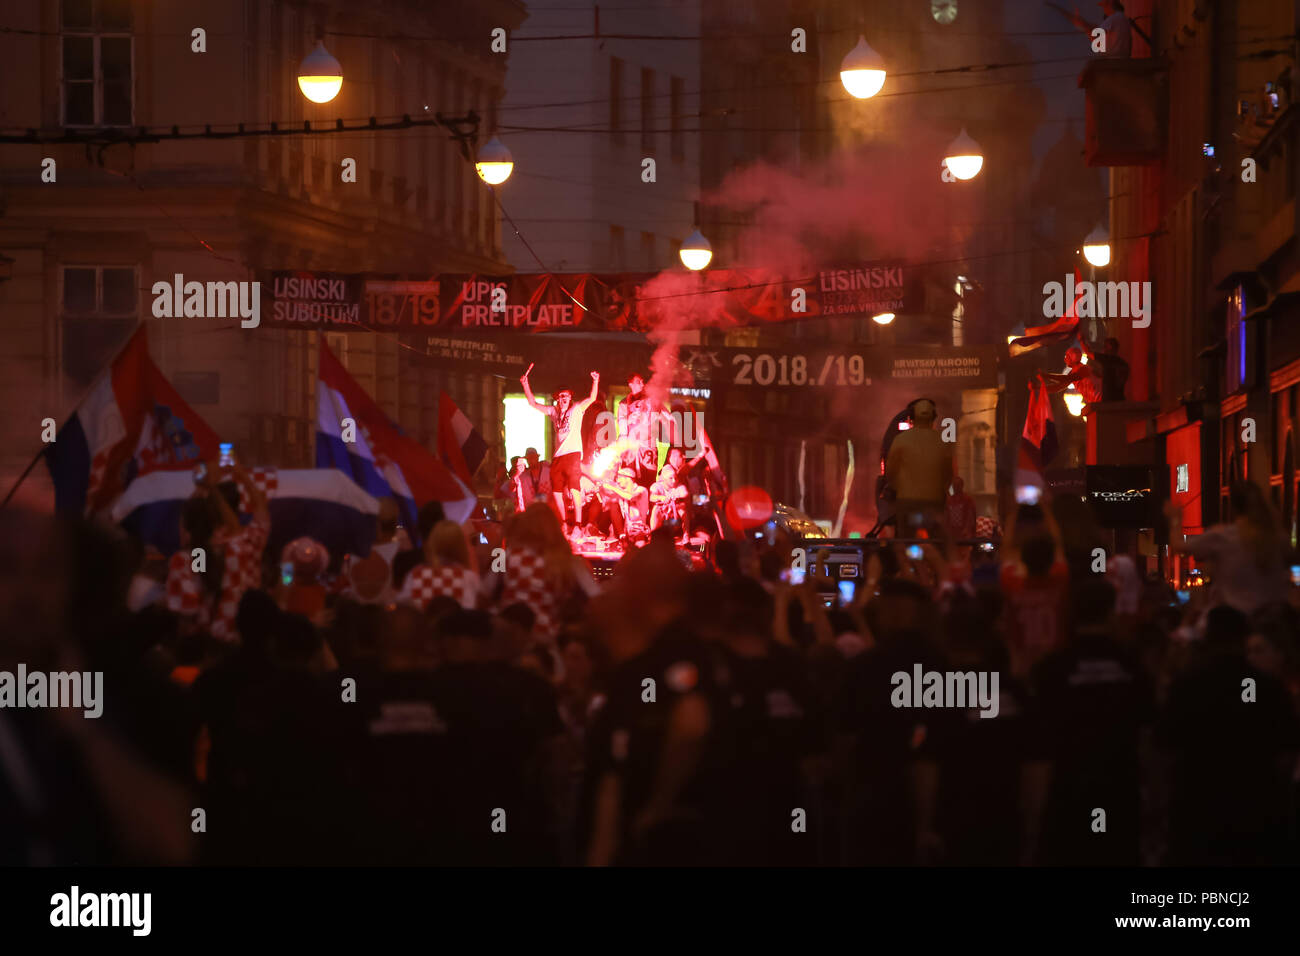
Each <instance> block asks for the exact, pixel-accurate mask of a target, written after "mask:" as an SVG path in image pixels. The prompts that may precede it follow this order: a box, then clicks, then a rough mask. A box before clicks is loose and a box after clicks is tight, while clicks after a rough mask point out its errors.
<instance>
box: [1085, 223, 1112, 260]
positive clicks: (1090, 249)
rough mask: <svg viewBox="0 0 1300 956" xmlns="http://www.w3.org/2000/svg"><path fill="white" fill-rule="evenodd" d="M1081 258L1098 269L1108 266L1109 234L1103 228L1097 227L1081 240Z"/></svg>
mask: <svg viewBox="0 0 1300 956" xmlns="http://www.w3.org/2000/svg"><path fill="white" fill-rule="evenodd" d="M1083 257H1084V258H1085V259H1087V260H1088V264H1089V265H1092V266H1096V267H1097V268H1098V269H1100V268H1102V267H1104V266H1108V265H1110V234H1109V233H1108V232H1106V227H1105V226H1102V225H1098V226H1097V228H1096V229H1094V230H1093V231H1092V232H1090V233H1088V238H1086V239H1084V240H1083Z"/></svg>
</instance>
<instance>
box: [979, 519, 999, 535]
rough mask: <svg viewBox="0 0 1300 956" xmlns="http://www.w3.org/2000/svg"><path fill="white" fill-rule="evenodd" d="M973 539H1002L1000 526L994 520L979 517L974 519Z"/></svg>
mask: <svg viewBox="0 0 1300 956" xmlns="http://www.w3.org/2000/svg"><path fill="white" fill-rule="evenodd" d="M975 537H977V538H1000V537H1002V526H1001V525H999V524H998V522H997V519H996V518H988V517H985V516H984V515H979V516H978V517H976V519H975Z"/></svg>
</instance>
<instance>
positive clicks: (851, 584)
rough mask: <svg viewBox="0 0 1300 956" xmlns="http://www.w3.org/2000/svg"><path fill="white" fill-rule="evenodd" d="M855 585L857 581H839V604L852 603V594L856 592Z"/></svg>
mask: <svg viewBox="0 0 1300 956" xmlns="http://www.w3.org/2000/svg"><path fill="white" fill-rule="evenodd" d="M857 584H858V582H857V581H840V582H839V584H838V587H839V589H840V603H841V604H852V603H853V594H854V592H855V591H856V590H857Z"/></svg>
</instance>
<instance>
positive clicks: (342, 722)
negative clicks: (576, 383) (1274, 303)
mask: <svg viewBox="0 0 1300 956" xmlns="http://www.w3.org/2000/svg"><path fill="white" fill-rule="evenodd" d="M210 472H211V478H210V479H209V480H208V481H206V482H205V483H204V484H202V485H200V486H199V487H198V488H197V489H196V492H195V495H194V497H193V498H192V499H191V500H190V501H189V502H188V503H187V504H186V506H185V508H184V511H183V516H182V530H183V544H182V548H181V551H180V552H178V554H177V555H173V556H172V557H171V558H170V559H166V558H160V557H159V556H156V555H151V554H149V553H148V552H147V551H145V550H144V549H142V548H141V547H140V546H139V545H138V544H136V543H133V542H131V541H130V540H129V539H125V538H117V537H113V536H110V535H109V534H108V533H107V532H105V531H104V530H103V529H101V528H94V527H91V526H89V525H68V524H53V523H52V521H51V519H44V518H38V517H36V516H32V515H27V514H23V513H15V512H9V511H6V512H4V513H0V523H2V524H3V526H4V527H3V533H0V572H3V573H2V574H0V581H4V582H5V585H4V589H3V591H0V625H2V626H3V630H0V634H3V635H4V636H3V638H0V669H2V670H10V671H12V670H13V669H14V667H15V666H16V663H17V662H20V661H21V662H26V664H27V666H28V667H29V668H32V669H35V668H38V667H44V668H46V669H49V670H90V671H102V672H103V673H104V687H105V692H104V697H105V701H104V708H103V717H102V718H101V719H99V720H89V719H86V718H84V717H83V716H82V715H81V713H80V712H79V711H76V712H69V711H66V710H32V709H28V710H0V744H3V745H2V746H0V861H3V862H5V863H26V862H54V863H101V862H103V863H106V862H199V863H254V864H269V863H304V864H336V863H389V864H457V865H459V864H563V865H582V864H589V865H609V864H628V865H634V864H647V865H649V864H688V865H693V864H744V865H765V864H808V865H840V864H887V865H913V864H934V863H937V864H952V865H985V864H1038V865H1053V864H1152V865H1154V864H1162V863H1166V864H1167V863H1186V864H1248V863H1276V862H1286V861H1290V862H1294V861H1295V860H1296V856H1297V839H1296V826H1297V783H1296V780H1297V775H1296V771H1297V764H1296V747H1297V742H1298V740H1297V730H1296V728H1297V723H1296V714H1297V701H1298V700H1300V666H1298V661H1297V648H1296V635H1297V630H1298V629H1297V606H1298V605H1300V601H1298V599H1297V589H1296V588H1295V587H1294V586H1292V585H1291V582H1290V578H1289V576H1288V574H1287V565H1288V555H1287V553H1286V550H1285V549H1284V547H1283V542H1282V539H1281V537H1280V535H1279V533H1278V530H1277V525H1276V523H1275V521H1274V520H1273V518H1272V515H1271V514H1270V511H1269V508H1268V506H1267V503H1266V502H1265V501H1264V500H1263V497H1262V496H1261V495H1259V494H1258V492H1257V491H1256V490H1255V489H1254V488H1253V486H1250V485H1243V486H1241V487H1239V488H1237V489H1235V490H1234V495H1233V514H1234V515H1235V516H1236V517H1235V519H1234V520H1233V521H1232V522H1231V523H1230V524H1227V525H1224V526H1220V527H1217V528H1215V529H1212V531H1211V532H1210V533H1208V534H1206V535H1204V536H1202V537H1201V538H1200V539H1193V542H1192V544H1191V545H1190V546H1189V547H1190V548H1191V550H1192V551H1193V552H1194V553H1195V555H1196V559H1197V561H1198V564H1200V565H1201V566H1202V567H1203V568H1204V574H1205V580H1206V581H1208V582H1209V583H1208V584H1207V585H1205V586H1204V587H1199V588H1195V589H1194V590H1195V592H1196V593H1195V594H1194V595H1192V596H1191V598H1190V600H1188V602H1187V603H1180V601H1179V598H1178V596H1176V595H1175V594H1174V593H1173V592H1172V591H1171V590H1170V589H1169V588H1168V587H1167V586H1165V585H1163V584H1162V583H1161V582H1160V581H1159V580H1158V579H1156V578H1155V577H1150V578H1144V577H1143V576H1142V575H1141V574H1140V573H1138V570H1137V565H1136V563H1135V562H1134V561H1133V560H1132V559H1131V558H1129V557H1127V556H1124V555H1115V554H1112V555H1110V556H1109V558H1110V560H1109V562H1108V565H1107V567H1106V569H1105V571H1104V572H1102V573H1099V572H1098V570H1097V568H1096V561H1095V551H1094V549H1095V548H1096V547H1098V546H1099V543H1100V542H1102V541H1103V539H1102V537H1101V533H1100V532H1099V531H1098V530H1097V529H1096V528H1095V527H1093V525H1092V523H1091V519H1090V516H1089V512H1088V510H1087V507H1086V505H1084V504H1083V503H1081V502H1080V501H1079V500H1078V499H1073V498H1058V499H1056V500H1053V501H1044V502H1043V503H1041V504H1039V505H1035V506H1021V507H1020V508H1019V509H1018V510H1017V512H1016V513H1015V514H1014V515H1012V516H1010V517H1009V520H1008V522H1007V528H1006V533H1005V536H1004V538H1003V540H1002V541H1001V543H1000V549H999V550H998V551H997V552H995V553H988V552H984V551H981V550H980V549H978V548H976V549H969V548H961V547H958V546H956V545H955V544H954V545H952V546H947V547H945V546H942V545H940V544H938V543H937V542H936V543H934V544H926V545H924V546H922V547H921V549H920V551H921V553H920V554H919V555H917V554H916V553H915V552H914V551H909V550H908V549H907V548H906V547H905V546H904V544H903V543H902V542H890V541H880V542H876V543H874V544H871V545H869V546H868V547H867V551H866V554H867V555H868V557H867V560H866V562H865V565H864V567H863V574H862V576H861V579H860V581H859V584H858V586H857V588H856V590H855V592H854V593H853V595H852V598H851V599H849V598H848V597H847V596H845V595H842V594H840V592H838V591H837V590H835V589H831V590H830V594H831V595H833V596H834V600H828V598H827V596H826V592H827V587H826V582H827V578H826V576H825V574H824V572H825V564H824V560H823V559H818V558H817V557H816V551H815V549H814V551H813V552H812V553H811V554H810V555H809V558H808V561H809V565H808V573H807V574H806V576H805V577H804V578H803V580H802V582H800V583H794V582H793V581H792V579H791V578H792V576H791V575H790V574H789V573H788V570H789V568H790V566H791V560H792V555H794V554H795V553H796V552H795V548H796V547H798V546H800V544H801V543H800V542H797V541H792V540H789V539H786V538H784V537H783V536H782V535H780V534H776V535H775V536H773V537H770V538H764V539H761V540H760V539H753V538H733V539H724V540H721V541H720V542H719V543H718V544H717V547H716V549H715V555H716V566H715V567H711V568H710V569H708V570H704V571H700V570H690V569H689V568H688V567H687V566H686V565H684V564H683V562H682V560H681V551H680V550H679V549H678V548H677V547H675V546H674V545H675V541H674V539H675V535H676V529H675V528H674V527H673V526H672V525H671V524H664V525H663V526H661V527H660V528H658V529H657V530H656V531H654V532H652V533H651V535H650V537H649V540H648V542H647V543H646V544H645V546H644V547H641V548H633V549H631V550H630V551H629V552H628V553H627V555H626V556H625V557H623V558H622V560H621V561H619V562H618V564H617V565H616V568H615V571H614V574H613V576H612V577H611V578H610V579H608V580H607V581H604V582H603V583H600V584H598V583H597V582H596V581H595V580H594V579H593V577H592V575H591V573H590V570H589V568H588V566H587V564H586V562H585V561H584V560H583V559H582V558H580V557H579V556H577V555H575V554H574V552H573V550H572V549H571V547H570V542H569V541H568V540H567V539H566V537H565V534H564V530H563V528H562V526H561V524H560V520H559V518H558V517H557V515H556V512H555V510H554V509H553V508H552V507H551V506H550V505H548V504H547V503H545V502H542V501H534V502H533V503H532V504H530V505H528V506H527V507H525V508H524V509H523V510H522V511H521V512H519V513H518V514H516V515H514V516H513V517H512V518H511V519H510V520H509V522H508V523H507V525H506V527H505V531H504V538H503V540H502V541H500V542H495V543H494V542H489V543H483V542H482V541H481V540H480V539H479V537H478V534H477V533H476V532H475V531H474V529H473V528H472V527H470V526H461V525H458V524H455V523H453V522H449V521H446V520H445V519H444V518H443V516H442V515H441V514H440V509H439V507H438V506H437V505H429V506H426V507H425V508H424V509H423V511H422V512H421V516H420V523H419V527H418V528H417V529H415V531H416V533H415V534H409V533H405V532H406V529H402V528H400V527H399V526H398V522H397V511H396V507H395V505H394V504H393V503H392V502H386V503H384V506H383V507H382V508H381V510H380V514H379V516H378V520H377V522H376V525H377V526H376V534H375V543H374V545H373V546H372V547H371V548H370V550H369V552H368V553H367V554H365V555H362V556H356V557H352V558H349V559H348V560H347V561H346V562H344V563H343V565H342V567H341V569H340V571H339V573H338V575H337V578H336V579H331V576H330V575H328V574H327V573H325V571H324V569H325V568H326V567H327V566H328V565H329V556H327V555H325V554H324V553H323V549H322V548H321V547H320V546H319V545H318V544H316V543H315V542H313V541H311V540H300V541H297V542H294V543H293V544H291V545H290V546H289V547H288V548H287V549H286V553H285V554H281V555H272V554H268V553H266V541H267V538H268V531H269V521H270V519H269V515H268V513H267V511H266V508H265V500H264V499H262V498H261V497H260V496H259V495H258V493H257V490H256V487H255V486H254V485H253V483H252V482H251V481H250V480H249V479H248V476H247V475H246V474H244V473H243V472H242V471H241V470H240V469H238V468H237V467H236V468H235V469H234V470H233V471H221V470H220V469H218V468H217V467H216V466H215V463H214V466H213V467H212V468H211V469H210ZM241 486H242V489H241ZM241 490H242V502H243V509H244V513H243V514H242V515H240V514H238V513H236V508H235V506H236V505H237V504H239V503H240V501H241ZM412 542H415V543H414V544H413V543H412ZM195 549H200V550H201V551H202V552H203V553H204V554H205V555H206V561H204V562H196V561H195V560H194V554H195ZM277 558H279V559H281V560H280V561H279V562H278V563H277V562H276V559H277ZM917 667H919V668H920V669H921V672H932V671H938V672H940V673H947V672H963V673H965V672H969V673H983V674H996V675H998V676H999V678H1000V679H999V681H998V683H996V684H994V685H993V686H994V687H995V688H996V692H997V694H998V701H997V714H996V716H995V717H993V718H991V719H989V718H987V717H981V716H980V711H979V709H978V708H979V706H980V705H979V704H978V703H977V702H975V701H967V702H966V704H967V706H965V707H922V708H916V707H908V706H899V703H898V700H897V698H896V696H895V694H894V690H895V676H896V675H897V674H899V673H900V672H901V673H908V674H910V673H912V672H913V670H914V668H917Z"/></svg>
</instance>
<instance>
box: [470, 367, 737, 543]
mask: <svg viewBox="0 0 1300 956" xmlns="http://www.w3.org/2000/svg"><path fill="white" fill-rule="evenodd" d="M530 370H531V367H530ZM519 381H520V383H521V384H522V385H523V388H524V396H525V398H526V399H527V400H528V403H529V404H530V405H531V406H532V407H533V408H534V409H536V410H537V411H539V412H541V413H542V414H543V415H545V416H546V417H547V419H548V421H549V422H550V425H551V429H552V437H553V448H554V453H553V454H552V457H551V460H550V461H543V460H542V459H541V456H540V454H539V453H538V451H537V449H536V448H528V449H527V450H526V451H525V452H524V454H523V455H521V456H517V457H515V458H512V459H511V461H510V466H509V468H506V469H503V470H502V472H501V474H499V475H498V476H497V478H496V480H495V482H494V490H495V494H496V498H497V499H498V500H497V504H496V506H495V508H494V511H495V512H496V514H497V515H498V516H503V517H504V516H509V515H511V514H518V513H520V512H523V511H524V510H525V509H527V508H528V507H529V506H530V505H532V504H533V503H534V502H542V503H544V504H548V505H550V506H551V507H552V509H553V510H554V512H555V515H556V517H557V518H558V519H559V520H560V523H561V526H562V528H563V531H564V535H565V537H566V538H567V539H568V540H569V541H570V542H571V543H572V544H574V546H575V547H578V548H580V549H581V548H584V547H585V546H587V545H593V546H594V547H595V548H598V549H608V550H612V551H619V552H625V551H627V550H628V548H630V547H634V546H640V545H643V544H644V543H645V542H646V540H647V539H648V538H649V536H650V533H651V532H652V531H654V530H656V529H657V528H659V527H661V526H663V525H665V524H671V525H674V526H675V527H677V528H679V529H680V538H681V541H682V543H686V542H687V541H690V540H693V539H694V540H698V539H700V538H702V537H704V536H707V535H711V534H713V533H714V532H715V531H716V530H717V528H716V525H715V522H714V520H713V518H712V514H713V512H712V511H711V510H710V507H709V503H710V502H711V501H712V500H713V498H714V497H716V495H717V493H718V492H719V491H720V490H721V488H720V485H721V484H722V482H721V481H720V480H719V479H718V477H717V476H710V475H709V474H708V469H707V468H706V467H704V466H706V465H707V456H706V455H703V454H696V455H694V456H693V457H692V458H690V459H689V460H688V459H687V458H686V456H685V454H684V451H683V446H682V437H683V436H682V435H680V434H678V433H677V431H675V429H676V427H677V423H676V421H675V420H674V419H673V416H672V414H671V413H670V412H669V410H668V408H667V407H666V406H665V405H664V404H663V403H662V402H655V401H654V400H653V399H652V398H651V396H650V394H649V391H648V390H647V388H646V381H645V378H644V377H643V376H642V375H641V374H640V373H633V374H632V375H630V376H628V379H627V387H628V393H627V395H626V396H625V397H624V398H623V400H622V401H621V402H620V403H619V405H618V412H617V415H614V416H610V419H609V423H610V424H612V425H613V426H614V427H613V428H612V429H609V430H608V434H606V435H603V436H598V435H597V433H598V432H599V431H600V425H599V423H598V422H597V420H596V418H597V417H598V416H599V414H600V413H603V412H604V406H603V405H600V404H598V403H599V401H600V394H601V393H600V373H599V372H594V371H593V372H592V373H591V393H590V394H589V395H588V396H587V397H586V398H584V399H582V400H581V401H577V402H575V401H574V396H573V391H572V390H571V389H568V388H562V389H559V390H557V391H556V392H555V393H554V394H553V395H552V400H551V403H550V404H546V403H544V402H541V401H539V400H538V399H537V397H536V396H535V395H534V394H533V390H532V385H531V383H530V382H529V373H528V372H525V373H524V375H523V376H522V377H521V378H520V379H519ZM592 411H595V412H596V413H597V416H592V415H591V414H590V413H591V412H592ZM605 414H608V413H605ZM661 442H663V443H664V444H669V445H672V447H671V448H670V450H669V451H668V453H667V456H666V460H665V461H664V463H663V465H662V466H661V465H660V464H659V457H660V453H659V445H660V443H661ZM693 450H698V449H693Z"/></svg>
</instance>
